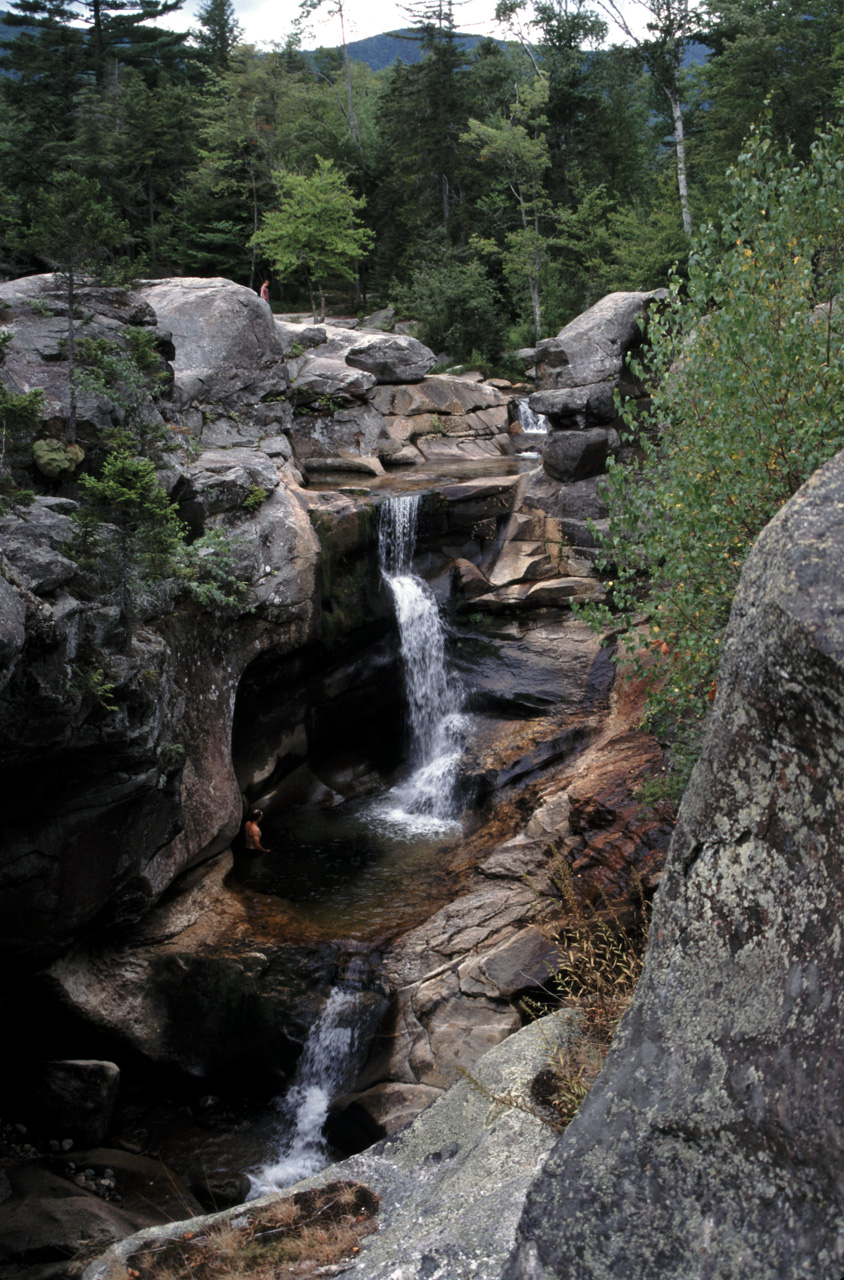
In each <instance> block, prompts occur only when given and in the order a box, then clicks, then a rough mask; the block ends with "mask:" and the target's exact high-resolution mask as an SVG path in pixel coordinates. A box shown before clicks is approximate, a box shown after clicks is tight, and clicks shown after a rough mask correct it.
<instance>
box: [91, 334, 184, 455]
mask: <svg viewBox="0 0 844 1280" xmlns="http://www.w3.org/2000/svg"><path fill="white" fill-rule="evenodd" d="M73 378H74V383H75V385H76V386H77V387H78V388H80V389H82V390H84V391H87V392H89V393H90V394H92V395H102V396H105V397H107V398H108V399H109V400H111V402H112V403H113V404H115V405H116V406H117V407H118V408H119V409H120V410H121V413H122V417H123V421H122V423H121V425H120V426H119V427H115V428H113V429H112V430H111V431H109V432H106V433H105V435H106V440H107V443H108V444H110V445H111V446H112V447H113V448H125V449H130V450H131V449H133V448H141V449H144V450H146V449H150V448H152V447H154V446H155V445H158V446H161V445H172V443H173V442H172V441H171V440H170V432H169V430H168V428H167V427H166V426H165V425H164V424H162V423H161V421H160V419H159V417H158V415H157V414H155V413H154V412H152V400H153V398H154V396H155V394H156V393H157V392H158V391H160V390H162V389H163V388H164V387H165V386H166V385H167V383H168V380H169V378H168V374H167V373H166V372H165V371H164V370H163V369H162V360H161V356H160V355H159V353H158V350H157V347H156V342H155V334H154V332H153V331H152V330H151V329H138V328H133V327H130V326H126V327H125V328H123V329H122V330H121V331H120V333H119V334H117V335H116V336H115V337H113V338H77V339H76V368H75V369H74V373H73Z"/></svg>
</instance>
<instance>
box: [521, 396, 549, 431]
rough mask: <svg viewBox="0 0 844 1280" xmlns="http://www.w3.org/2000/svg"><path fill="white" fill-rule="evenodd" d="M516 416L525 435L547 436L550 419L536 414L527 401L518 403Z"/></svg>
mask: <svg viewBox="0 0 844 1280" xmlns="http://www.w3.org/2000/svg"><path fill="white" fill-rule="evenodd" d="M516 416H517V417H518V419H519V423H520V424H521V428H522V431H523V432H524V434H525V435H527V436H540V435H546V434H547V432H548V419H547V418H546V417H545V414H544V413H534V411H533V409H531V407H530V405H529V404H528V402H527V400H519V401H517V403H516Z"/></svg>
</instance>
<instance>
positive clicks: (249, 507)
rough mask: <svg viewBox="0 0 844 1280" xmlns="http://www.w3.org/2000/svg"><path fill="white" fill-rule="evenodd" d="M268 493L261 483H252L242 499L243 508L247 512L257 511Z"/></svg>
mask: <svg viewBox="0 0 844 1280" xmlns="http://www.w3.org/2000/svg"><path fill="white" fill-rule="evenodd" d="M268 497H269V494H268V493H267V491H266V489H265V488H264V486H263V485H260V484H253V485H252V487H251V488H250V490H249V492H248V493H247V495H246V497H245V498H244V500H243V510H244V511H248V512H250V513H251V512H253V511H257V510H258V508H259V507H260V506H262V505H263V503H265V502H266V500H267V498H268Z"/></svg>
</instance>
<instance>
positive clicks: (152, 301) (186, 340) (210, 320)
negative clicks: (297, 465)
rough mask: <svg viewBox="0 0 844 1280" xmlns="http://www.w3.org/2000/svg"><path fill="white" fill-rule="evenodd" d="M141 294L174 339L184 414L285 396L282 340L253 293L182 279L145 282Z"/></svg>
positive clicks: (179, 397) (240, 287) (179, 398)
mask: <svg viewBox="0 0 844 1280" xmlns="http://www.w3.org/2000/svg"><path fill="white" fill-rule="evenodd" d="M136 293H137V294H138V296H139V297H140V298H141V299H142V300H143V301H145V302H147V303H148V304H149V305H150V306H151V307H152V308H153V310H154V311H155V314H156V315H157V316H158V321H159V324H162V325H164V326H166V328H167V329H169V330H170V331H171V333H172V337H173V343H174V346H175V351H176V354H175V357H174V359H173V365H174V368H175V370H176V385H175V388H174V399H175V400H176V402H177V404H178V405H179V407H182V408H185V407H187V406H188V405H189V404H220V405H224V406H226V407H236V406H238V405H240V404H243V403H244V402H247V403H248V402H254V401H256V400H262V399H265V398H267V397H268V396H270V395H278V396H283V395H284V394H285V392H286V390H287V367H286V365H285V363H284V344H283V340H282V335H281V333H280V332H279V331H278V330H277V328H276V325H275V323H274V321H273V318H272V313H271V312H270V310H269V308H268V307H267V306H266V304H265V303H264V302H262V300H261V299H260V298H259V297H258V295H257V294H256V293H253V291H252V290H251V289H247V288H245V287H244V286H243V285H237V284H234V283H233V282H232V281H231V280H225V279H222V278H218V279H205V278H202V277H177V278H174V279H169V280H167V279H165V280H151V281H147V282H145V283H144V284H143V285H139V286H138V288H137V289H136Z"/></svg>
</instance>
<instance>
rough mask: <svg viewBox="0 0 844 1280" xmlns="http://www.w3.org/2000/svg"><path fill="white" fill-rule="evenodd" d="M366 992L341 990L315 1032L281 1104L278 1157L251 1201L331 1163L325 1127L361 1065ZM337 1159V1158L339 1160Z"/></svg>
mask: <svg viewBox="0 0 844 1280" xmlns="http://www.w3.org/2000/svg"><path fill="white" fill-rule="evenodd" d="M359 1003H360V989H359V988H352V989H350V988H348V987H345V988H344V987H335V988H334V989H333V990H332V992H331V994H330V995H329V997H328V999H327V1001H326V1002H325V1007H324V1009H323V1011H322V1013H321V1014H320V1016H319V1017H318V1018H317V1020H316V1022H315V1023H314V1025H313V1027H312V1028H311V1032H310V1035H309V1036H308V1039H307V1042H306V1044H305V1047H304V1049H303V1050H302V1056H301V1058H300V1059H299V1062H298V1063H297V1066H296V1074H295V1076H294V1079H293V1083H292V1085H291V1086H290V1088H289V1090H288V1091H287V1093H286V1094H285V1095H284V1097H283V1098H282V1099H281V1100H280V1101H279V1102H278V1103H277V1104H276V1105H277V1106H278V1108H279V1111H280V1116H279V1122H278V1134H277V1139H276V1143H277V1145H276V1154H275V1156H274V1157H272V1159H271V1160H270V1161H269V1162H268V1163H267V1164H265V1165H263V1167H262V1168H261V1169H259V1170H257V1171H256V1172H254V1173H253V1174H252V1191H251V1197H254V1196H259V1195H264V1194H265V1192H268V1191H275V1190H278V1189H279V1188H281V1187H288V1186H290V1185H291V1184H292V1183H294V1182H298V1181H299V1180H300V1179H302V1178H309V1177H310V1176H311V1174H313V1173H318V1172H319V1170H320V1169H324V1168H325V1166H326V1165H327V1164H329V1163H330V1162H331V1159H332V1156H331V1154H330V1152H329V1150H328V1146H327V1143H326V1141H325V1138H324V1137H323V1132H322V1130H323V1125H324V1124H325V1120H326V1117H327V1116H328V1109H329V1107H330V1106H331V1103H332V1102H333V1101H334V1099H335V1098H336V1097H337V1096H338V1095H339V1094H341V1093H342V1092H343V1089H344V1088H345V1087H347V1086H348V1084H349V1083H350V1081H351V1079H352V1077H353V1076H354V1073H355V1071H356V1069H357V1067H358V1065H359V1064H358V1061H357V1057H358V1055H357V1049H358V1047H359V1042H360V1029H361V1023H360V1017H359V1012H358V1005H359ZM334 1158H336V1157H334Z"/></svg>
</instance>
